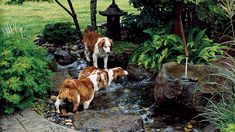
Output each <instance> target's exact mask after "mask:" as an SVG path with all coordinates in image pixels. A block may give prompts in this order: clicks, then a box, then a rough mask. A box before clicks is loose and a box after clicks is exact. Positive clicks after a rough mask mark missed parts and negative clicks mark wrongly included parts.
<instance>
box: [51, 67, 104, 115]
mask: <svg viewBox="0 0 235 132" xmlns="http://www.w3.org/2000/svg"><path fill="white" fill-rule="evenodd" d="M100 87H104V84H102V81H101V77H100V72H98V71H94V72H93V73H91V74H90V75H89V76H88V77H86V78H83V79H71V78H69V79H66V80H65V81H64V82H63V83H62V84H61V85H60V91H59V95H58V96H57V98H56V102H55V106H56V111H57V112H58V113H60V110H59V106H60V104H61V103H62V102H63V101H65V100H66V99H67V100H68V101H69V102H71V103H73V112H74V113H75V112H76V111H77V108H78V106H79V104H81V103H83V105H84V109H87V108H88V107H89V105H90V103H91V101H92V100H93V98H94V93H95V91H98V90H99V89H100Z"/></svg>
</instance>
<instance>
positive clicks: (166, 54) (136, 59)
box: [129, 28, 226, 70]
mask: <svg viewBox="0 0 235 132" xmlns="http://www.w3.org/2000/svg"><path fill="white" fill-rule="evenodd" d="M144 32H145V33H148V34H149V35H150V36H151V38H152V39H151V40H148V41H146V42H144V43H143V44H141V45H140V46H139V47H138V48H136V49H135V50H134V51H133V53H132V55H131V58H130V61H129V63H131V64H137V65H139V66H143V67H144V68H146V69H149V68H156V69H157V70H158V69H160V68H161V65H162V64H163V63H165V62H167V61H177V62H178V63H182V62H183V61H184V60H185V54H184V45H183V42H182V40H181V38H180V37H178V36H176V35H173V34H164V31H161V30H156V29H147V30H145V31H144ZM205 33H206V29H204V30H199V29H198V28H194V29H191V30H189V31H188V32H187V33H186V34H188V36H187V47H188V51H189V62H190V63H192V64H196V63H205V64H209V63H210V62H212V61H215V60H217V59H218V57H217V55H223V54H224V51H223V49H225V48H226V46H222V45H219V44H217V43H214V42H213V41H212V40H210V39H209V38H208V37H207V35H206V34H205Z"/></svg>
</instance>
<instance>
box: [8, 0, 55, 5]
mask: <svg viewBox="0 0 235 132" xmlns="http://www.w3.org/2000/svg"><path fill="white" fill-rule="evenodd" d="M25 1H33V2H42V1H47V2H52V0H9V1H7V2H6V3H5V4H9V5H22V4H23V3H24V2H25Z"/></svg>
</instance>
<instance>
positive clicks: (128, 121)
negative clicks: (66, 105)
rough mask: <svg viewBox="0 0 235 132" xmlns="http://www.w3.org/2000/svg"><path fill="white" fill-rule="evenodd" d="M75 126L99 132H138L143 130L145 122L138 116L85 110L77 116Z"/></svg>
mask: <svg viewBox="0 0 235 132" xmlns="http://www.w3.org/2000/svg"><path fill="white" fill-rule="evenodd" d="M74 124H75V126H76V127H77V128H81V129H83V130H84V129H85V130H88V129H93V130H99V131H125V132H127V131H137V130H141V129H143V120H142V118H141V117H140V116H137V115H126V114H120V113H113V112H110V111H94V110H85V111H82V112H77V113H76V115H75V122H74Z"/></svg>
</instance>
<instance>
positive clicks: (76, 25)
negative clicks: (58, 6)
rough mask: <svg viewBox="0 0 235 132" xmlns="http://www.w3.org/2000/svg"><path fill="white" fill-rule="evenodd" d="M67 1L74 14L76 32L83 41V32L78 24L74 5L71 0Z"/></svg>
mask: <svg viewBox="0 0 235 132" xmlns="http://www.w3.org/2000/svg"><path fill="white" fill-rule="evenodd" d="M67 1H68V4H69V7H70V9H71V12H72V18H73V22H74V24H75V27H76V30H77V35H78V37H79V38H80V39H81V40H82V32H81V28H80V26H79V23H78V19H77V14H76V12H75V11H74V8H73V4H72V2H71V0H67Z"/></svg>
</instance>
